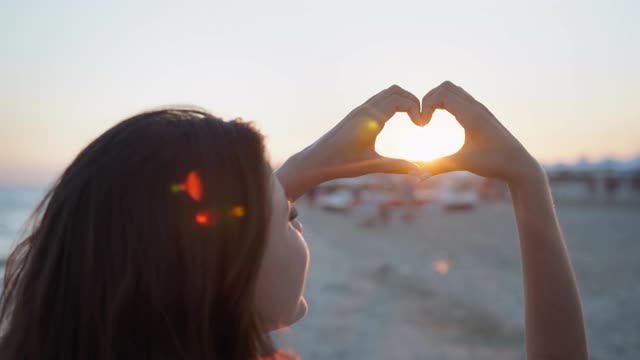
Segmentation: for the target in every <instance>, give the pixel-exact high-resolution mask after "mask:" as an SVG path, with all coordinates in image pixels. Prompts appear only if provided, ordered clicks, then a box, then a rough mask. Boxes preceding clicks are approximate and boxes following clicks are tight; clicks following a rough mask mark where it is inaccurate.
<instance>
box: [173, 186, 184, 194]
mask: <svg viewBox="0 0 640 360" xmlns="http://www.w3.org/2000/svg"><path fill="white" fill-rule="evenodd" d="M169 189H170V190H171V192H172V193H174V194H175V193H178V192H180V191H184V185H182V184H171V186H170V187H169Z"/></svg>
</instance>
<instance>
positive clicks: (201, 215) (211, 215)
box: [195, 210, 219, 226]
mask: <svg viewBox="0 0 640 360" xmlns="http://www.w3.org/2000/svg"><path fill="white" fill-rule="evenodd" d="M218 218H219V217H218V214H217V213H216V212H215V211H213V210H204V211H200V212H198V213H196V216H195V220H196V223H198V224H199V225H203V226H209V225H215V224H217V223H218Z"/></svg>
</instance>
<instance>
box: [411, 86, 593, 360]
mask: <svg viewBox="0 0 640 360" xmlns="http://www.w3.org/2000/svg"><path fill="white" fill-rule="evenodd" d="M435 109H445V110H447V111H449V112H450V113H452V114H453V115H454V116H455V117H456V119H457V120H458V122H459V123H460V124H461V125H462V126H463V127H464V128H465V133H466V140H465V144H464V146H463V147H462V149H460V151H458V152H457V153H456V154H453V155H451V156H447V157H444V158H441V159H438V160H436V161H433V162H432V163H430V164H428V165H427V166H428V167H429V170H430V171H431V172H432V173H433V174H440V173H445V172H449V171H455V170H468V171H472V172H474V173H476V174H478V175H481V176H487V177H495V178H499V179H502V180H504V181H505V182H506V183H507V184H509V188H510V190H511V195H512V199H513V207H514V211H515V215H516V221H517V224H518V233H519V236H520V249H521V256H522V269H523V281H524V290H525V323H526V332H525V333H526V342H527V344H526V348H527V355H528V358H529V359H536V360H542V359H546V360H550V359H571V360H574V359H576V360H579V359H587V357H588V355H587V341H586V336H585V331H584V323H583V319H582V309H581V304H580V297H579V294H578V290H577V286H576V282H575V279H574V275H573V270H572V268H571V263H570V260H569V256H568V254H567V249H566V246H565V243H564V240H563V239H562V233H561V230H560V225H559V224H558V220H557V217H556V213H555V210H554V208H553V201H552V198H551V192H550V190H549V185H548V183H547V178H546V174H545V173H544V170H543V169H542V167H541V166H540V165H539V164H538V162H537V161H535V159H534V158H533V157H532V156H531V155H530V154H529V153H528V152H527V151H526V150H525V148H524V147H523V146H522V144H520V142H519V141H518V140H517V139H516V138H515V137H514V136H513V135H511V134H510V133H509V131H508V130H507V129H506V128H505V127H504V126H503V125H502V124H501V123H500V122H499V121H498V120H497V119H496V117H495V116H494V115H493V114H492V113H491V112H490V111H489V110H488V109H487V108H486V107H485V106H484V105H482V104H481V103H479V102H478V101H476V100H475V99H474V98H473V97H472V96H471V95H469V94H468V93H467V92H466V91H464V90H463V89H462V88H460V87H458V86H456V85H454V84H452V83H451V82H448V81H445V82H444V83H442V84H441V85H440V86H438V87H436V88H434V89H433V90H431V91H430V92H429V93H428V94H427V95H425V97H424V98H423V100H422V111H423V117H424V119H425V122H428V121H429V119H430V118H431V115H432V113H433V111H434V110H435Z"/></svg>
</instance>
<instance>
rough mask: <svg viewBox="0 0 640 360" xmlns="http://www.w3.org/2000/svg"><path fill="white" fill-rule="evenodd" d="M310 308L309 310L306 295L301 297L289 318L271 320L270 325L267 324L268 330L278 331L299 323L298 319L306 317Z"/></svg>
mask: <svg viewBox="0 0 640 360" xmlns="http://www.w3.org/2000/svg"><path fill="white" fill-rule="evenodd" d="M308 310H309V307H308V305H307V300H305V298H304V297H301V298H300V300H299V301H298V304H297V305H296V309H295V311H293V312H292V313H291V315H290V316H289V317H288V319H287V320H286V321H282V320H279V321H275V320H272V321H270V322H269V326H267V331H268V332H271V331H277V330H280V329H284V328H287V327H289V326H291V325H293V324H295V323H297V322H298V321H300V320H302V319H304V317H305V316H306V315H307V311H308Z"/></svg>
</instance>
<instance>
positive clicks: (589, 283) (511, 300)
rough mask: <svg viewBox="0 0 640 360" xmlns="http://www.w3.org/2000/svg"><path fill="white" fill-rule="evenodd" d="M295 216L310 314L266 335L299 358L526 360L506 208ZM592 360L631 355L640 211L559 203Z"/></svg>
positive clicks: (638, 332)
mask: <svg viewBox="0 0 640 360" xmlns="http://www.w3.org/2000/svg"><path fill="white" fill-rule="evenodd" d="M299 203H300V204H299V205H297V206H298V207H299V209H300V213H301V221H302V222H303V224H304V226H305V235H306V238H307V241H308V243H309V248H310V252H311V264H310V269H309V278H308V282H307V287H306V298H307V301H308V303H309V309H310V311H309V314H308V315H307V317H306V319H304V320H303V321H301V322H300V323H298V324H296V325H294V326H293V327H292V328H291V329H287V330H285V331H282V332H281V333H278V334H275V337H276V339H278V341H279V342H280V343H282V344H283V346H285V347H293V348H294V349H295V351H296V352H298V353H299V354H301V355H302V357H303V358H304V359H307V360H313V359H347V360H351V359H353V360H356V359H474V360H477V359H487V360H488V359H492V360H495V359H524V357H525V356H524V351H523V349H524V322H523V291H522V284H521V270H520V258H519V247H518V242H517V233H516V228H515V220H514V217H513V212H512V209H511V207H510V204H509V203H507V202H501V203H481V204H480V205H479V206H478V207H476V208H475V209H473V210H470V211H463V212H445V211H443V210H441V209H438V208H430V209H424V210H423V211H421V214H420V216H419V217H418V219H417V221H416V222H415V223H413V224H410V225H405V224H403V223H402V221H401V220H400V219H399V218H398V217H396V218H395V219H394V221H393V222H392V224H391V225H389V226H388V227H372V228H364V227H361V226H359V225H358V224H357V214H340V213H330V212H326V211H323V210H320V209H315V208H308V207H306V206H305V204H304V201H299ZM558 212H559V216H560V221H561V223H562V225H563V229H564V232H565V236H566V239H567V243H568V246H569V249H570V255H571V259H572V261H573V264H574V267H575V270H576V276H577V279H578V285H579V288H580V292H581V295H582V300H583V305H584V311H585V317H586V323H587V331H588V338H589V346H590V352H591V358H592V359H594V360H595V359H623V360H624V359H629V360H631V359H637V358H638V356H639V354H640V288H639V287H638V286H637V285H636V278H637V276H638V275H640V260H639V256H640V255H639V254H640V243H639V242H638V240H639V238H638V237H639V235H640V221H639V220H640V207H638V206H609V205H588V206H587V205H579V204H566V205H563V204H559V205H558Z"/></svg>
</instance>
